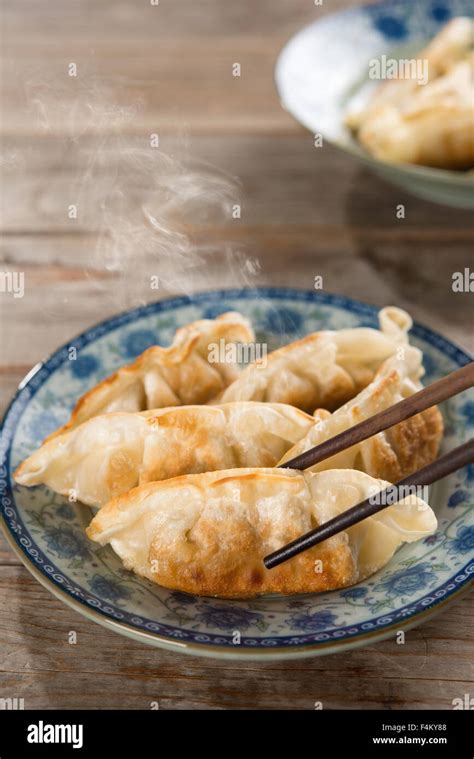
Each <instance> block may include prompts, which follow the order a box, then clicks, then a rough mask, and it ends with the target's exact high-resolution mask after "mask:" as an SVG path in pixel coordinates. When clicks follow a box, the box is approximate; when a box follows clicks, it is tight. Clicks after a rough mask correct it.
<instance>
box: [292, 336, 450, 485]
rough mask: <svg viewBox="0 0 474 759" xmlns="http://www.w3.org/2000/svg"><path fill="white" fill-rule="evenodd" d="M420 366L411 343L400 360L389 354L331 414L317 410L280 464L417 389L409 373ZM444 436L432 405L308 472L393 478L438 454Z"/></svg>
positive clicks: (415, 468)
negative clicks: (366, 381)
mask: <svg viewBox="0 0 474 759" xmlns="http://www.w3.org/2000/svg"><path fill="white" fill-rule="evenodd" d="M420 368H421V363H420V352H419V351H418V350H417V349H416V348H412V347H411V346H408V347H407V348H405V350H404V352H403V358H398V357H396V356H393V357H392V358H389V359H388V360H387V361H386V362H385V363H384V364H383V366H382V367H381V368H380V370H379V371H378V373H377V375H376V377H375V379H374V381H373V382H372V383H371V384H370V385H368V386H367V387H366V388H365V389H364V390H362V392H361V393H359V395H357V396H356V397H355V398H353V399H352V400H351V401H349V402H348V403H346V404H345V405H344V406H341V408H339V409H337V411H335V412H334V413H333V414H330V413H329V412H328V411H326V410H324V409H318V410H317V411H316V412H315V414H314V416H315V420H316V424H315V425H314V426H312V427H310V429H309V430H308V432H307V434H306V435H305V436H304V437H303V438H301V439H300V441H299V442H298V443H296V445H295V446H293V448H290V450H289V451H287V452H286V453H285V455H284V456H283V458H282V460H281V461H280V462H279V464H283V463H284V462H286V461H290V460H291V459H292V458H294V457H295V456H298V455H299V454H300V453H303V452H304V451H307V450H309V449H310V448H314V447H315V446H317V445H319V444H320V443H323V442H324V441H325V440H329V438H332V437H335V436H336V435H338V434H339V433H340V432H343V431H344V430H346V429H348V428H349V427H353V426H354V425H355V424H358V423H359V422H362V421H364V419H368V418H369V417H371V416H374V414H377V413H379V411H383V410H384V409H386V408H388V407H389V406H393V405H394V404H395V403H398V402H399V401H401V400H403V399H404V398H408V397H409V396H410V395H413V393H416V392H417V391H418V390H420V389H421V388H422V385H421V383H420V382H419V380H415V379H413V377H416V376H418V375H419V374H420ZM442 435H443V418H442V416H441V413H440V411H439V409H438V408H437V406H434V407H432V408H429V409H427V410H426V411H423V412H422V413H421V414H417V415H416V416H413V417H411V418H410V419H406V420H405V421H404V422H401V423H400V424H397V425H395V426H394V427H391V428H389V429H388V430H385V431H384V432H380V433H379V434H378V435H374V436H373V437H371V438H369V439H368V440H363V441H362V442H361V443H358V444H357V445H354V446H352V447H351V448H347V449H346V450H344V451H341V453H338V454H337V455H336V456H332V457H331V458H329V459H326V460H325V461H321V462H320V463H319V464H316V465H315V466H314V467H312V469H311V471H314V472H320V471H322V470H324V469H360V470H362V471H363V472H367V474H370V475H371V476H372V477H380V478H382V479H385V480H389V481H390V482H397V481H398V480H400V479H402V478H403V477H407V476H408V475H409V474H411V473H412V472H415V471H416V470H417V469H420V468H421V467H423V466H426V465H427V464H429V463H431V461H433V460H434V459H435V458H436V456H437V454H438V450H439V446H440V443H441V438H442Z"/></svg>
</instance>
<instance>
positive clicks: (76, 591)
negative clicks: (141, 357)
mask: <svg viewBox="0 0 474 759" xmlns="http://www.w3.org/2000/svg"><path fill="white" fill-rule="evenodd" d="M255 297H259V298H268V299H271V300H285V299H288V298H292V299H294V300H298V301H301V302H311V303H320V304H327V305H333V306H339V307H341V308H344V309H346V310H347V311H349V312H352V313H355V314H358V315H363V316H371V317H373V316H375V315H376V314H377V312H378V310H379V307H378V306H374V305H370V304H368V303H363V302H361V301H357V300H353V299H351V298H348V297H346V296H341V295H336V294H333V293H321V292H317V293H316V292H312V291H306V290H297V289H292V288H272V287H259V288H249V289H225V290H211V291H206V292H200V293H196V294H194V295H191V296H187V295H186V296H179V297H175V298H170V299H167V300H162V301H158V302H154V303H149V304H147V305H145V306H139V307H138V308H134V309H131V310H129V311H125V312H123V313H121V314H119V315H117V316H113V317H111V318H109V319H106V320H104V321H102V322H100V323H98V324H96V325H95V326H93V327H91V328H89V329H88V330H85V331H84V332H82V333H81V334H80V335H79V336H78V337H76V338H74V339H73V340H74V344H75V345H76V346H77V348H82V347H84V346H85V345H88V344H89V343H91V342H93V341H94V340H96V339H97V338H98V337H102V336H103V335H105V334H107V333H108V332H110V331H111V330H114V329H116V328H117V327H120V326H122V325H124V324H128V323H129V322H133V321H134V320H135V319H136V318H137V317H142V316H147V315H149V314H155V313H160V312H166V311H171V310H173V309H176V308H179V307H181V306H187V305H198V304H200V303H202V302H206V301H209V300H210V299H212V300H215V299H220V298H237V299H242V300H244V299H251V298H255ZM411 334H412V335H413V336H415V337H419V338H420V339H422V340H425V341H426V342H428V343H429V344H430V345H432V346H434V347H435V348H437V349H438V350H442V351H444V353H445V354H446V355H448V356H449V357H450V358H451V359H452V360H453V361H454V362H455V363H456V364H457V365H458V366H464V365H466V364H468V363H470V362H471V361H472V360H473V358H472V357H471V356H470V355H469V354H468V353H467V352H466V351H465V350H464V349H462V348H460V347H459V346H457V345H455V343H453V342H451V341H450V340H447V339H446V338H444V337H442V336H441V335H439V334H438V333H437V332H434V331H433V330H431V329H430V328H429V327H426V326H424V325H422V324H420V323H418V322H414V324H413V327H412V329H411ZM70 344H71V340H69V341H68V342H67V343H66V344H65V345H63V346H62V347H61V348H58V350H56V351H55V352H54V353H52V354H51V355H50V356H49V358H47V359H45V360H44V361H42V362H39V363H38V364H37V365H36V366H35V367H33V369H32V370H31V371H30V372H29V373H28V374H27V375H26V376H25V378H24V379H23V380H22V381H21V382H20V385H19V387H18V390H17V391H16V393H15V395H14V397H13V399H12V401H11V402H10V404H9V406H8V408H7V410H6V412H5V414H4V417H3V420H2V423H1V426H0V495H1V498H2V509H1V512H0V515H1V521H0V523H1V525H2V528H3V531H4V534H5V536H6V538H7V541H8V543H9V545H10V546H11V547H12V549H13V550H14V552H15V553H16V554H17V555H18V556H19V558H20V559H21V561H22V563H23V564H24V565H25V566H26V568H27V569H28V570H29V571H30V572H31V573H32V574H33V576H34V577H35V578H36V579H37V580H39V582H40V583H41V584H43V585H44V586H45V587H46V588H47V589H48V590H49V591H50V592H52V593H53V595H55V596H56V597H58V598H60V599H61V600H63V601H64V602H65V603H66V604H68V605H69V606H71V607H72V608H74V609H75V610H76V611H78V612H79V613H81V614H83V615H84V616H86V617H89V618H90V619H92V620H93V621H95V622H98V623H99V624H101V625H103V626H105V627H108V628H112V629H114V630H115V631H117V632H121V633H122V634H125V635H128V636H129V637H132V638H135V639H136V640H142V641H143V642H147V643H151V644H154V645H156V646H159V647H162V648H167V649H170V650H174V651H182V652H186V653H193V654H200V655H204V656H206V655H207V656H217V657H223V658H234V659H235V658H239V659H242V658H253V657H256V658H261V657H262V655H266V656H268V657H269V658H271V657H272V656H273V657H275V658H291V657H294V656H299V657H301V656H305V655H306V656H314V655H317V654H323V653H331V652H332V651H341V650H342V649H349V648H355V647H358V646H361V645H366V644H367V643H368V642H375V641H376V640H382V639H384V638H387V637H389V636H390V634H391V632H392V631H393V630H394V629H395V630H399V629H400V628H401V627H403V628H404V629H409V628H410V627H413V626H414V625H416V624H419V623H420V621H422V620H421V619H420V617H422V619H425V618H426V616H427V615H430V616H431V614H434V613H435V612H436V611H439V610H441V607H442V606H444V605H445V604H446V602H447V601H451V600H454V597H456V598H457V597H459V595H460V594H461V592H462V591H465V590H468V588H469V583H470V581H471V575H472V574H474V560H471V561H469V562H468V563H467V564H466V565H465V566H464V567H462V568H461V569H460V570H458V571H457V572H456V575H455V576H454V577H451V578H450V579H449V580H448V581H446V582H445V583H443V585H441V586H439V587H438V588H437V589H436V591H435V592H434V594H433V593H432V594H428V595H426V596H423V597H422V598H420V599H418V601H416V602H414V603H410V604H406V605H405V606H403V607H399V608H398V609H396V611H394V612H390V614H383V615H380V617H377V618H374V619H372V620H371V623H370V627H371V628H375V629H370V630H369V629H367V623H366V622H364V623H361V624H359V625H357V624H354V625H349V626H347V627H338V628H336V629H335V630H334V631H333V633H336V635H334V634H333V635H331V634H330V635H329V637H331V638H332V639H331V640H325V641H317V642H316V641H311V642H310V643H298V644H295V638H294V636H281V637H280V636H278V637H277V636H274V637H272V638H268V637H262V638H261V639H260V640H258V639H255V637H253V638H252V639H250V641H246V639H245V638H244V637H243V636H242V639H241V644H240V646H239V648H238V649H236V648H235V646H234V645H233V644H232V636H231V635H229V636H225V635H204V634H202V633H195V634H192V635H190V637H189V639H188V640H186V642H184V641H183V640H180V639H179V638H178V639H176V638H175V637H174V636H175V635H176V634H177V633H179V631H180V628H177V627H173V626H171V625H166V624H161V623H157V622H155V621H153V620H150V619H143V618H141V617H137V616H136V615H134V614H130V613H128V612H124V611H123V610H122V609H119V608H116V607H113V606H112V605H111V604H110V603H109V604H107V609H108V611H105V610H104V609H101V608H100V604H101V600H100V599H99V598H98V597H97V596H95V595H94V594H93V593H91V592H89V591H84V590H83V589H81V588H77V587H76V588H74V587H73V583H71V581H70V580H68V578H67V577H65V575H64V574H63V573H62V572H61V570H60V569H59V568H58V567H56V566H55V565H54V563H53V562H52V561H50V560H49V558H48V556H47V555H46V554H45V553H44V552H43V551H42V550H41V549H40V548H39V547H38V546H36V547H35V545H34V544H33V542H32V541H31V540H30V538H29V537H26V536H22V535H21V531H22V530H23V529H25V525H24V523H23V521H22V520H21V518H20V517H19V515H18V514H17V512H16V505H15V496H14V493H13V490H12V487H11V476H10V454H11V443H12V440H13V436H14V432H15V429H16V426H17V424H18V421H19V419H20V417H21V415H22V414H23V412H24V410H25V408H26V406H27V405H28V403H29V402H30V401H31V399H32V398H33V397H34V395H35V394H36V392H37V391H38V390H39V388H40V387H41V386H42V385H43V383H44V382H45V381H46V380H47V379H48V377H50V375H51V374H52V373H53V372H54V371H55V369H56V368H57V367H58V366H59V365H60V364H61V363H62V362H63V360H64V359H65V358H66V357H67V350H68V346H69V345H70ZM26 532H27V533H28V530H26ZM28 549H29V550H28ZM434 596H436V597H434ZM364 628H365V629H364ZM214 638H215V639H216V641H215V642H214V640H213V639H214ZM225 638H228V641H226V642H228V643H229V644H232V651H230V650H229V649H226V648H224V647H223V646H222V644H223V642H224V639H225ZM217 639H218V642H217ZM229 648H230V646H229Z"/></svg>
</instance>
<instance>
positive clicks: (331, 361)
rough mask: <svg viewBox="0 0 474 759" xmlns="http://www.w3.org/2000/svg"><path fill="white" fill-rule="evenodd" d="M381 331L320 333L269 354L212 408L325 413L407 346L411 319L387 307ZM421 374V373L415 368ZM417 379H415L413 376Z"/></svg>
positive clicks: (381, 316) (381, 318)
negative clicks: (261, 406) (232, 405)
mask: <svg viewBox="0 0 474 759" xmlns="http://www.w3.org/2000/svg"><path fill="white" fill-rule="evenodd" d="M379 323H380V329H378V330H377V329H372V328H370V327H356V328H354V329H340V330H323V331H321V332H314V333H313V334H311V335H308V336H307V337H303V338H302V339H301V340H297V341H296V342H293V343H290V344H289V345H285V346H283V348H279V349H278V350H275V351H272V352H271V353H269V354H268V356H267V357H266V361H265V362H260V363H259V362H255V363H253V364H250V365H249V366H247V367H246V368H245V369H243V371H242V372H241V373H240V375H239V377H238V378H237V379H236V380H235V382H233V383H232V384H231V385H229V386H228V387H227V389H225V390H224V391H223V392H221V393H220V394H219V395H218V396H217V398H214V399H213V400H212V401H211V403H229V402H231V401H269V402H271V403H289V404H291V405H292V406H296V407H297V408H301V409H303V411H308V412H310V413H312V412H313V411H314V409H315V408H325V409H328V410H330V411H332V410H333V409H335V408H337V407H338V406H341V405H342V404H343V403H345V402H346V401H348V400H349V399H350V398H353V397H354V395H356V394H357V393H358V392H359V391H360V390H362V388H364V387H366V386H367V385H368V384H369V383H370V382H371V381H372V380H373V378H374V376H375V373H376V371H377V370H378V369H379V367H380V366H381V364H382V363H383V362H384V361H385V360H386V359H387V358H389V357H390V356H392V355H394V354H395V353H396V351H397V350H399V349H400V348H402V347H404V346H407V345H408V331H409V330H410V328H411V326H412V320H411V317H410V316H409V314H407V313H406V311H403V310H402V309H400V308H395V307H394V306H390V307H387V308H383V309H382V310H381V311H380V312H379ZM420 371H421V369H420ZM414 379H418V377H414Z"/></svg>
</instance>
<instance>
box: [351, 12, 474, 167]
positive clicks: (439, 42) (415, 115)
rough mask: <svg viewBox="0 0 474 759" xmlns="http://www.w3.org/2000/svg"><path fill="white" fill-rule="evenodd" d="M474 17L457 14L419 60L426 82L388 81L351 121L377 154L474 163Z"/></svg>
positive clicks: (431, 162) (436, 163) (397, 159)
mask: <svg viewBox="0 0 474 759" xmlns="http://www.w3.org/2000/svg"><path fill="white" fill-rule="evenodd" d="M473 39H474V20H473V19H470V18H463V17H461V18H455V19H453V20H452V21H450V22H449V23H448V24H447V25H446V26H445V27H444V29H442V31H441V32H440V33H439V34H438V35H437V36H436V37H435V38H434V39H433V40H432V41H431V43H430V44H429V45H428V47H426V48H425V49H424V50H421V51H420V52H419V53H418V55H417V59H418V62H420V63H422V64H423V66H424V67H425V68H426V79H427V81H421V82H418V81H417V79H416V78H415V77H413V76H399V77H398V78H394V79H390V80H388V81H385V82H384V83H383V84H382V85H381V86H380V87H379V88H378V89H377V90H376V92H375V94H374V96H373V97H372V99H371V100H370V101H369V103H368V105H367V107H366V108H365V109H363V110H362V111H359V112H354V113H349V114H348V115H347V118H346V123H347V125H348V126H349V127H350V128H351V129H353V130H354V131H355V133H356V135H357V138H358V140H359V142H360V143H361V144H362V145H363V146H364V147H365V148H366V149H367V150H368V151H369V152H370V153H371V154H372V155H374V156H375V157H376V158H378V159H380V160H382V161H389V162H391V163H413V164H419V165H422V166H433V167H436V168H443V169H460V170H465V169H470V168H472V167H473V166H474V106H473V103H474V51H473Z"/></svg>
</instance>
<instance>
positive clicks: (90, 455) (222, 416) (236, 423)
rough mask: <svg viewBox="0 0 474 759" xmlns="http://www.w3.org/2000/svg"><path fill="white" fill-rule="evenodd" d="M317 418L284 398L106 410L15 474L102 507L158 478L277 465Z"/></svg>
mask: <svg viewBox="0 0 474 759" xmlns="http://www.w3.org/2000/svg"><path fill="white" fill-rule="evenodd" d="M314 423H315V420H314V417H312V416H309V415H308V414H305V413H304V411H300V410H299V409H296V408H293V407H292V406H288V405H285V404H281V403H253V402H248V403H245V402H241V403H227V404H224V405H222V406H176V407H173V408H165V409H158V410H152V411H145V412H141V413H130V414H127V413H115V414H114V413H110V414H102V415H101V416H96V417H93V418H92V419H89V420H88V421H86V422H83V424H81V425H79V426H78V427H74V428H72V429H69V430H67V431H66V432H63V433H62V434H60V435H56V436H55V437H53V438H52V439H51V440H48V441H47V442H45V443H43V445H42V446H41V448H39V450H37V451H35V453H33V454H32V455H31V456H29V457H28V458H27V459H26V460H25V461H24V462H23V463H22V464H20V466H19V467H18V468H17V470H16V472H15V475H14V476H15V480H16V482H17V483H19V484H20V485H26V486H29V487H31V486H33V485H47V486H48V487H50V488H52V489H53V490H54V491H56V492H57V493H61V494H62V495H65V496H71V495H73V496H74V498H75V500H78V501H81V502H82V503H85V504H88V505H89V506H102V505H103V504H104V503H106V502H107V501H109V500H110V499H111V498H113V497H114V496H117V495H121V494H122V493H126V492H127V491H128V490H130V489H131V488H134V487H136V486H137V485H142V484H144V483H146V482H151V481H152V480H164V479H166V478H169V477H177V476H178V475H182V474H192V473H198V472H208V471H213V470H218V469H230V468H233V467H239V466H242V467H248V466H253V467H255V466H258V467H261V466H264V467H266V466H274V465H275V464H276V463H277V461H278V460H279V459H280V458H281V457H282V455H283V454H284V452H285V451H287V450H288V448H290V447H291V446H292V445H294V443H296V442H297V441H298V440H299V439H300V438H301V437H303V435H305V434H306V433H307V431H308V430H309V428H310V427H312V426H313V425H314Z"/></svg>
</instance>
